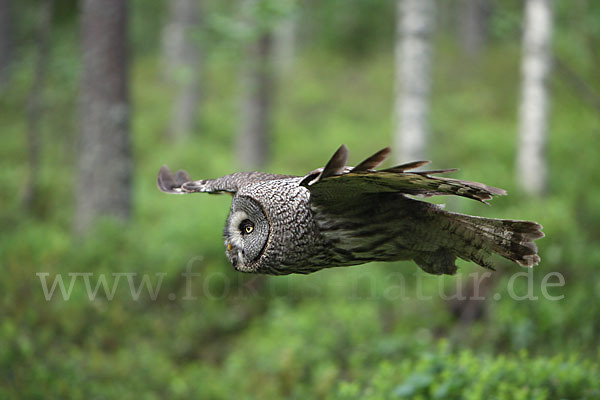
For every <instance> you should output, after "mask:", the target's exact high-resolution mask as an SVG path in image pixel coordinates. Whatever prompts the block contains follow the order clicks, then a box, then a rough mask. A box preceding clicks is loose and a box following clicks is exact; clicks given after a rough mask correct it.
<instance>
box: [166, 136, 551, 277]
mask: <svg viewBox="0 0 600 400" xmlns="http://www.w3.org/2000/svg"><path fill="white" fill-rule="evenodd" d="M389 153H390V149H389V148H385V149H383V150H381V151H379V152H377V153H376V154H374V155H373V156H371V157H369V158H367V159H366V160H364V161H363V162H361V163H360V164H358V165H357V166H355V167H354V168H352V167H348V166H346V162H347V160H348V149H347V148H346V146H345V145H342V146H341V147H340V148H339V149H338V150H337V151H336V152H335V154H334V155H333V157H331V159H330V160H329V162H328V163H327V164H326V165H325V167H323V168H319V169H316V170H314V171H312V172H310V173H308V174H307V175H306V176H290V175H275V174H268V173H263V172H237V173H234V174H231V175H226V176H223V177H221V178H217V179H206V180H196V181H194V180H191V179H190V178H189V176H188V174H187V173H186V172H185V171H179V172H177V173H176V174H175V175H174V176H173V174H171V172H170V171H169V169H168V168H167V167H166V166H163V167H162V168H161V169H160V171H159V173H158V187H159V188H160V190H162V191H163V192H166V193H177V194H185V193H198V192H202V193H221V192H226V193H230V194H232V195H233V202H232V205H231V212H230V214H229V217H228V218H227V222H226V224H225V229H224V233H223V236H224V239H225V248H226V255H227V257H228V258H229V261H230V262H231V264H232V265H233V267H234V268H235V269H236V270H238V271H243V272H254V273H263V274H275V275H283V274H291V273H302V274H307V273H311V272H315V271H318V270H320V269H323V268H328V267H338V266H348V265H357V264H363V263H366V262H369V261H396V260H411V259H412V260H414V262H415V263H416V264H417V265H418V266H419V267H421V268H422V269H423V270H424V271H426V272H428V273H431V274H453V273H455V272H456V265H455V264H454V262H455V260H456V258H457V257H459V258H462V259H464V260H469V261H473V262H475V263H476V264H479V265H481V266H482V267H485V268H490V269H493V262H492V255H493V254H494V253H496V254H499V255H500V256H502V257H504V258H506V259H508V260H511V261H514V262H516V263H518V264H520V265H522V266H526V267H532V266H533V265H536V264H537V263H538V262H539V261H540V257H539V256H538V255H537V247H536V245H535V243H534V240H536V239H539V238H542V237H543V236H544V234H543V233H542V232H541V228H542V226H541V225H539V224H537V223H535V222H530V221H515V220H502V219H491V218H483V217H475V216H470V215H464V214H458V213H454V212H448V211H445V210H443V209H442V207H440V206H438V205H435V204H431V203H427V202H424V201H421V200H417V199H416V198H415V197H428V196H433V195H457V196H462V197H467V198H470V199H474V200H478V201H481V202H483V203H486V201H487V200H490V199H491V198H492V196H493V195H505V194H506V191H504V190H502V189H498V188H495V187H491V186H486V185H484V184H481V183H477V182H469V181H462V180H457V179H450V178H442V177H437V176H432V174H442V173H447V172H452V171H455V170H453V169H452V170H451V169H447V170H436V171H415V172H408V171H411V170H413V169H415V168H418V167H420V166H422V165H425V164H427V163H428V162H427V161H416V162H410V163H407V164H402V165H398V166H396V167H393V168H387V169H383V170H375V167H377V166H378V165H379V164H380V163H381V162H382V161H383V160H384V159H385V158H386V157H387V156H388V155H389Z"/></svg>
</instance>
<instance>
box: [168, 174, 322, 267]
mask: <svg viewBox="0 0 600 400" xmlns="http://www.w3.org/2000/svg"><path fill="white" fill-rule="evenodd" d="M301 179H302V178H300V177H293V176H286V175H273V174H266V173H261V172H252V173H247V172H238V173H235V174H231V175H226V176H223V177H221V178H217V179H214V180H200V181H191V180H190V179H189V177H188V176H187V174H186V173H185V172H183V171H179V172H178V173H177V174H175V175H174V176H173V175H172V174H171V173H170V171H169V170H168V169H167V168H166V167H163V168H161V171H160V172H159V178H158V186H159V188H160V189H161V190H162V191H164V192H168V193H192V192H207V193H230V194H232V195H233V199H232V203H231V209H230V212H229V216H228V217H227V221H226V222H225V228H224V230H223V239H224V244H225V254H226V256H227V258H228V259H229V261H230V262H231V265H232V266H233V267H234V268H235V269H236V270H238V271H242V272H258V273H270V274H285V273H289V272H286V268H291V267H297V266H298V265H299V264H303V263H305V262H306V259H307V256H308V255H310V254H311V253H313V252H314V251H316V247H317V246H315V244H316V243H318V231H317V228H316V226H315V224H314V221H313V220H312V215H311V212H310V207H309V206H308V201H309V191H308V189H306V188H305V187H303V186H301V185H299V183H300V181H301Z"/></svg>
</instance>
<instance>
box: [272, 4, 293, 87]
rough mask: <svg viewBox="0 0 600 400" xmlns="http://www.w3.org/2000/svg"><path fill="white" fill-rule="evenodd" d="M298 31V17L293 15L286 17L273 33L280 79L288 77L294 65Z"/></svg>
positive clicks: (275, 58) (275, 59) (275, 57)
mask: <svg viewBox="0 0 600 400" xmlns="http://www.w3.org/2000/svg"><path fill="white" fill-rule="evenodd" d="M296 30H297V17H296V15H295V14H292V15H288V16H286V17H284V18H283V19H282V20H281V21H280V22H279V23H278V24H277V26H276V27H275V30H274V32H273V41H274V43H273V61H274V64H275V69H276V70H277V75H278V76H280V77H285V76H288V75H289V74H290V73H291V70H292V66H293V65H294V57H295V53H296Z"/></svg>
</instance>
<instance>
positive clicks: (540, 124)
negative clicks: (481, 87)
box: [517, 0, 552, 195]
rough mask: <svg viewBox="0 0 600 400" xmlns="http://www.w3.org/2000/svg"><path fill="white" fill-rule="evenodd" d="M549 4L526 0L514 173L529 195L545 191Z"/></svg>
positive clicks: (550, 25)
mask: <svg viewBox="0 0 600 400" xmlns="http://www.w3.org/2000/svg"><path fill="white" fill-rule="evenodd" d="M551 41H552V0H527V2H526V5H525V22H524V30H523V56H522V57H523V59H522V64H521V79H522V83H521V88H522V91H521V106H520V110H519V112H520V126H519V147H518V154H517V171H518V178H519V184H520V186H521V187H522V189H523V190H524V191H525V192H527V193H530V194H534V195H540V194H542V193H543V192H544V191H545V189H546V179H547V178H546V177H547V165H546V136H547V131H548V88H547V85H548V76H549V73H550V68H551V60H552V55H551V51H552V42H551Z"/></svg>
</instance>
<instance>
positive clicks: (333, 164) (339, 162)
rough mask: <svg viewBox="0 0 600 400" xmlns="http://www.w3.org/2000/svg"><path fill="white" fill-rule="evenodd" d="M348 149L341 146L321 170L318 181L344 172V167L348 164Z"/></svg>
mask: <svg viewBox="0 0 600 400" xmlns="http://www.w3.org/2000/svg"><path fill="white" fill-rule="evenodd" d="M348 155H349V152H348V147H346V145H345V144H343V145H341V146H340V148H339V149H337V151H336V152H335V153H333V156H331V159H329V161H328V162H327V164H326V165H325V167H324V168H323V172H321V176H319V179H325V178H327V177H328V176H333V175H339V174H341V173H343V172H344V167H346V163H347V162H348Z"/></svg>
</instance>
